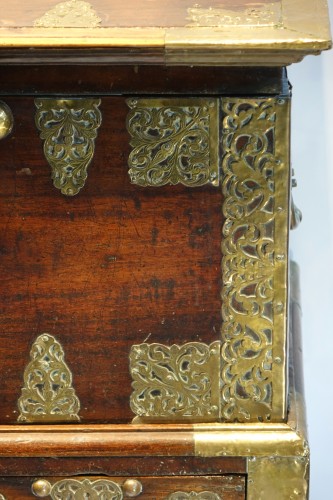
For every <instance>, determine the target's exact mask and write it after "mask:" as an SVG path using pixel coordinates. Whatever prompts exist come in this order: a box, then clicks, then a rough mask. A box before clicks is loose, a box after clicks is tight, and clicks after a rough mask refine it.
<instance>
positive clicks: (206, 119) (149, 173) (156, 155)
mask: <svg viewBox="0 0 333 500" xmlns="http://www.w3.org/2000/svg"><path fill="white" fill-rule="evenodd" d="M127 104H128V106H129V107H130V108H131V111H130V112H129V114H128V117H127V130H128V132H129V134H130V136H131V141H130V145H131V146H132V151H131V153H130V156H129V162H128V163H129V167H130V168H129V176H130V179H131V182H132V183H133V184H138V185H139V186H155V187H157V186H165V185H167V184H172V185H174V184H183V185H185V186H189V187H197V186H203V185H204V184H211V185H213V186H218V185H219V164H218V126H219V124H218V115H219V101H218V99H213V98H191V99H188V98H167V99H162V98H161V99H137V98H132V99H128V100H127Z"/></svg>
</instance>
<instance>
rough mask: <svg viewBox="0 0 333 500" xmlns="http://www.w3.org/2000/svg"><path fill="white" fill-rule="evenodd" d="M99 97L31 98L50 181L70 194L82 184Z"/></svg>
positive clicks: (97, 118) (92, 148) (90, 154)
mask: <svg viewBox="0 0 333 500" xmlns="http://www.w3.org/2000/svg"><path fill="white" fill-rule="evenodd" d="M100 103H101V100H100V99H42V98H38V99H35V104H36V108H37V112H36V119H35V121H36V126H37V128H38V130H39V131H40V137H41V139H44V154H45V158H46V160H47V161H48V163H49V165H50V166H51V169H52V180H53V184H54V186H55V187H56V188H57V189H60V190H61V192H62V194H64V195H67V196H73V195H75V194H77V193H78V192H79V191H80V189H81V188H82V187H83V186H84V184H85V181H86V179H87V169H88V166H89V164H90V162H91V160H92V159H93V156H94V151H95V138H96V136H97V129H98V128H99V126H100V125H101V121H102V116H101V112H100V110H99V109H98V107H99V106H100Z"/></svg>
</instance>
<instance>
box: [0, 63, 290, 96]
mask: <svg viewBox="0 0 333 500" xmlns="http://www.w3.org/2000/svg"><path fill="white" fill-rule="evenodd" d="M95 60H96V57H95ZM0 73H1V79H0V95H1V94H3V95H5V94H9V95H13V94H18V95H21V94H30V95H38V94H41V95H48V94H52V93H55V94H57V95H59V94H70V95H73V94H74V95H75V94H76V95H78V96H80V95H92V94H99V95H101V94H104V95H117V94H132V95H133V94H162V93H163V94H164V95H165V94H172V93H177V94H219V95H223V94H227V95H242V94H243V95H244V94H245V95H251V94H262V95H265V94H273V95H279V94H283V93H286V92H287V90H288V89H287V79H286V74H285V70H284V69H283V68H238V67H228V68H223V67H220V68H219V67H215V68H209V69H207V68H201V67H178V68H175V67H165V66H156V67H155V66H154V67H151V66H134V65H131V66H126V65H124V66H119V65H118V66H117V65H105V66H97V67H91V66H87V64H85V65H84V66H82V65H78V66H76V67H75V70H74V71H73V67H71V66H64V65H60V66H59V65H58V66H57V65H55V64H52V65H51V66H48V67H47V69H45V66H37V65H36V66H6V65H4V66H0Z"/></svg>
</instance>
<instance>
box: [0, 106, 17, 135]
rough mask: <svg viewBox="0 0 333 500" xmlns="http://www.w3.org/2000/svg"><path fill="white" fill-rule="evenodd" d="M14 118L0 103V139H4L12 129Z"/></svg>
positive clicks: (7, 108)
mask: <svg viewBox="0 0 333 500" xmlns="http://www.w3.org/2000/svg"><path fill="white" fill-rule="evenodd" d="M13 124H14V118H13V114H12V112H11V110H10V108H9V107H8V106H7V104H5V103H4V102H3V101H0V139H4V138H5V137H7V135H9V134H10V133H11V131H12V129H13Z"/></svg>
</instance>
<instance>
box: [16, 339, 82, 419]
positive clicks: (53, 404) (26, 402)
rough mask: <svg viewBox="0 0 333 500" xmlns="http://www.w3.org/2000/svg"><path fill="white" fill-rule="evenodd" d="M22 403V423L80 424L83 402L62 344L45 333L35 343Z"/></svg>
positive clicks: (31, 352)
mask: <svg viewBox="0 0 333 500" xmlns="http://www.w3.org/2000/svg"><path fill="white" fill-rule="evenodd" d="M30 359H31V360H30V362H29V364H28V365H27V367H26V369H25V371H24V387H23V388H22V395H21V397H20V398H19V400H18V407H19V410H20V416H19V418H18V421H19V422H26V423H29V422H66V421H79V420H80V417H79V415H78V413H79V410H80V402H79V400H78V398H77V396H76V394H75V391H74V389H73V387H72V374H71V372H70V370H69V368H68V366H67V365H66V363H65V361H64V351H63V348H62V346H61V345H60V343H59V342H58V341H57V340H56V339H55V338H54V337H52V335H48V334H47V333H44V334H42V335H40V336H39V337H38V338H37V339H36V341H35V342H34V343H33V345H32V348H31V351H30Z"/></svg>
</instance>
